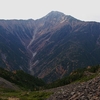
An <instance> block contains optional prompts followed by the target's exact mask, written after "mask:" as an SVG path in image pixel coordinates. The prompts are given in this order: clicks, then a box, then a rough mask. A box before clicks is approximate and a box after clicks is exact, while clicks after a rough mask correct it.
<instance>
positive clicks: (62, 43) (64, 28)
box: [0, 11, 100, 82]
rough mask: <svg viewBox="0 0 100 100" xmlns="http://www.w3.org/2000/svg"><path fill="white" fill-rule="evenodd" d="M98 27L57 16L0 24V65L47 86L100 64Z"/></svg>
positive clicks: (58, 14)
mask: <svg viewBox="0 0 100 100" xmlns="http://www.w3.org/2000/svg"><path fill="white" fill-rule="evenodd" d="M99 50H100V23H97V22H85V21H80V20H78V19H76V18H73V17H71V16H69V15H68V16H67V15H65V14H63V13H60V12H55V11H53V12H50V13H49V14H47V15H46V16H44V17H42V18H40V19H37V20H33V19H30V20H3V21H2V20H0V62H1V66H2V67H4V68H6V69H8V70H17V69H21V70H24V71H26V72H28V73H30V74H32V75H35V76H38V77H40V78H43V79H44V80H45V81H47V82H51V81H54V80H56V79H58V78H62V77H64V76H66V75H68V74H69V73H70V72H71V71H73V70H75V69H77V68H83V67H87V66H91V65H97V64H99V63H100V60H99V59H100V57H99V56H98V55H99V54H100V52H99Z"/></svg>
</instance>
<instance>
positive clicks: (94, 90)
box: [47, 76, 100, 100]
mask: <svg viewBox="0 0 100 100" xmlns="http://www.w3.org/2000/svg"><path fill="white" fill-rule="evenodd" d="M49 91H52V92H54V94H53V95H52V96H51V97H50V98H48V99H47V100H100V76H99V77H96V78H94V79H92V80H90V81H88V82H82V83H74V84H70V85H66V86H63V87H58V88H55V89H51V90H49Z"/></svg>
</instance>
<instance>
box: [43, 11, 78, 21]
mask: <svg viewBox="0 0 100 100" xmlns="http://www.w3.org/2000/svg"><path fill="white" fill-rule="evenodd" d="M45 18H47V19H55V20H56V21H60V22H66V21H67V22H73V21H78V20H77V19H76V18H74V17H72V16H70V15H65V14H64V13H62V12H59V11H51V12H50V13H48V14H47V15H46V16H45Z"/></svg>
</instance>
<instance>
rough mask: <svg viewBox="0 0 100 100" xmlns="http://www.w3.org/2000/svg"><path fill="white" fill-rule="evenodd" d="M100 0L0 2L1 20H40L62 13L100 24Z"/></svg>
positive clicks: (15, 0) (1, 0)
mask: <svg viewBox="0 0 100 100" xmlns="http://www.w3.org/2000/svg"><path fill="white" fill-rule="evenodd" d="M99 10H100V0H0V19H30V18H32V19H38V18H41V17H43V16H45V15H46V14H48V13H49V12H50V11H60V12H63V13H65V14H66V15H71V16H73V17H75V18H77V19H80V20H85V21H98V22H100V11H99Z"/></svg>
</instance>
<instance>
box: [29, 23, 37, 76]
mask: <svg viewBox="0 0 100 100" xmlns="http://www.w3.org/2000/svg"><path fill="white" fill-rule="evenodd" d="M37 29H38V28H37V27H36V25H35V29H34V33H33V37H32V39H31V41H30V42H29V44H28V45H27V50H28V51H29V52H30V54H31V55H32V56H31V58H30V60H29V71H30V74H31V75H34V71H33V70H32V67H33V63H32V60H33V58H34V57H35V55H36V54H37V52H34V51H32V49H31V48H30V46H31V45H32V43H33V42H34V40H35V35H36V33H37Z"/></svg>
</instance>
